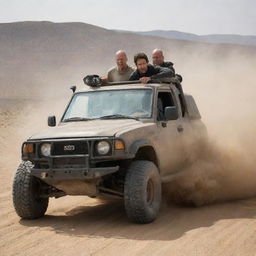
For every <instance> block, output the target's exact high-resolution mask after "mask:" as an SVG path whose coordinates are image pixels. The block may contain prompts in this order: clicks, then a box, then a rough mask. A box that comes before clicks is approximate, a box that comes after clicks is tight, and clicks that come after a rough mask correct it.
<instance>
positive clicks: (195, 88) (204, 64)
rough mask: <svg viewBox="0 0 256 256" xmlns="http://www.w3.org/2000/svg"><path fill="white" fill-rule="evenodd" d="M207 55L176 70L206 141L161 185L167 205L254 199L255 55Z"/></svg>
mask: <svg viewBox="0 0 256 256" xmlns="http://www.w3.org/2000/svg"><path fill="white" fill-rule="evenodd" d="M207 55H208V60H207V59H206V58H204V57H205V56H206V54H202V56H203V57H198V58H195V56H192V57H193V58H192V59H193V61H192V62H191V61H190V62H189V60H188V61H187V62H186V64H183V65H182V67H181V68H182V70H183V71H182V73H183V76H184V83H183V87H184V90H185V91H188V92H189V93H191V94H192V95H193V96H194V97H195V99H196V101H197V103H198V106H199V110H200V112H201V114H202V121H203V122H204V123H205V124H206V126H207V129H208V134H209V138H208V140H206V141H205V142H204V143H203V144H199V145H197V146H194V147H193V148H189V149H188V152H186V153H187V157H188V159H189V162H190V163H191V164H190V165H189V166H187V167H186V168H185V169H184V171H183V172H182V173H181V175H179V176H177V178H176V179H174V180H173V181H172V182H170V183H169V184H167V185H165V186H164V190H165V192H166V194H167V197H166V198H167V200H168V201H170V202H173V201H174V202H176V203H179V204H180V203H185V204H192V205H197V206H199V205H204V204H209V203H213V202H218V201H226V200H235V199H242V198H249V197H254V196H256V166H255V159H256V107H255V102H256V82H255V66H256V55H255V51H253V52H252V55H251V56H249V55H243V54H241V53H240V52H232V54H229V55H228V56H216V55H214V54H211V53H208V54H207ZM188 62H189V63H188ZM188 143H189V142H188Z"/></svg>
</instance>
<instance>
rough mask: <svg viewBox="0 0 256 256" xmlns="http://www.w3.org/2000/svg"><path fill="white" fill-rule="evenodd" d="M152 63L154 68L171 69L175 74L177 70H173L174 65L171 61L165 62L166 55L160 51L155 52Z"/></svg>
mask: <svg viewBox="0 0 256 256" xmlns="http://www.w3.org/2000/svg"><path fill="white" fill-rule="evenodd" d="M152 61H153V65H154V66H160V67H165V68H169V69H171V70H172V71H173V73H175V70H174V68H173V63H172V62H170V61H164V54H163V51H162V50H160V49H155V50H153V52H152Z"/></svg>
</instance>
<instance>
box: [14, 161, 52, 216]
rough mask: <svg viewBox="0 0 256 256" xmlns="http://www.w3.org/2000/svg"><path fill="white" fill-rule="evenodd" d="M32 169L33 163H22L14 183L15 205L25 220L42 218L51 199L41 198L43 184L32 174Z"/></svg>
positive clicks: (17, 211)
mask: <svg viewBox="0 0 256 256" xmlns="http://www.w3.org/2000/svg"><path fill="white" fill-rule="evenodd" d="M31 168H32V163H31V162H29V161H26V162H23V163H21V164H20V165H19V167H18V169H17V172H16V174H15V177H14V182H13V190H12V196H13V205H14V208H15V210H16V213H17V214H18V215H19V216H20V217H21V218H23V219H36V218H40V217H42V216H43V215H44V214H45V212H46V210H47V207H48V202H49V198H40V188H41V182H40V180H39V179H37V178H36V177H34V176H32V175H31V174H30V169H31Z"/></svg>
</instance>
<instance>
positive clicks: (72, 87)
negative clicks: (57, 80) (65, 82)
mask: <svg viewBox="0 0 256 256" xmlns="http://www.w3.org/2000/svg"><path fill="white" fill-rule="evenodd" d="M70 89H71V90H72V92H73V93H74V92H75V91H76V86H75V85H73V86H71V87H70Z"/></svg>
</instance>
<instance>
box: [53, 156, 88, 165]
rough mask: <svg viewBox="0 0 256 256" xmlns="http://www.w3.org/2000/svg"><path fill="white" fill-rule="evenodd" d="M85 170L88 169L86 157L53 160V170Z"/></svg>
mask: <svg viewBox="0 0 256 256" xmlns="http://www.w3.org/2000/svg"><path fill="white" fill-rule="evenodd" d="M78 167H81V168H84V167H87V164H86V159H85V158H84V157H76V158H70V157H69V158H55V159H53V168H78Z"/></svg>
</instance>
